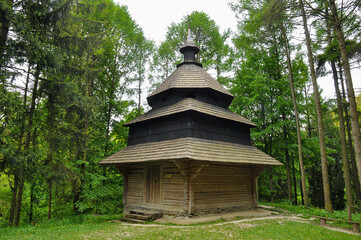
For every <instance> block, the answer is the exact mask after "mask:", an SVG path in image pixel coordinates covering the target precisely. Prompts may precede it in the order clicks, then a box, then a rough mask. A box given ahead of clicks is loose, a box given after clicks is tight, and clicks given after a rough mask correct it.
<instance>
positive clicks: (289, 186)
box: [282, 112, 292, 203]
mask: <svg viewBox="0 0 361 240" xmlns="http://www.w3.org/2000/svg"><path fill="white" fill-rule="evenodd" d="M282 120H283V122H285V121H286V116H285V114H284V113H283V112H282ZM283 139H284V142H285V144H286V143H287V142H288V138H287V130H286V125H283ZM285 157H286V172H287V196H288V200H289V201H290V203H292V187H291V172H290V153H289V152H288V147H287V146H285Z"/></svg>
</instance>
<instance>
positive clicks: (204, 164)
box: [191, 163, 209, 180]
mask: <svg viewBox="0 0 361 240" xmlns="http://www.w3.org/2000/svg"><path fill="white" fill-rule="evenodd" d="M208 166H209V163H203V164H201V165H200V166H199V167H198V168H197V169H196V171H195V173H194V174H192V176H191V178H192V180H194V179H195V178H196V177H197V176H198V174H199V173H200V172H201V171H202V170H203V168H206V167H208Z"/></svg>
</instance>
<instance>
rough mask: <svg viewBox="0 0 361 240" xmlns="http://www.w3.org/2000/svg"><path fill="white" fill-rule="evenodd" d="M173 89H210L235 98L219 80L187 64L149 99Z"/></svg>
mask: <svg viewBox="0 0 361 240" xmlns="http://www.w3.org/2000/svg"><path fill="white" fill-rule="evenodd" d="M171 88H180V89H187V88H210V89H212V90H215V91H217V92H220V93H223V94H225V95H227V96H230V97H233V96H232V94H231V93H230V92H228V91H227V90H226V89H225V88H224V87H223V86H222V85H221V84H219V83H218V81H217V80H215V79H214V78H213V77H212V76H211V75H210V74H209V73H207V72H206V71H205V70H204V69H203V68H202V67H200V66H198V65H196V64H185V65H182V66H180V67H179V68H177V70H176V71H175V72H173V73H172V74H171V75H170V76H169V77H168V78H167V79H165V81H164V82H163V83H162V84H161V85H160V86H159V87H158V88H157V89H156V90H155V91H154V92H153V93H151V94H150V95H149V96H148V98H152V97H153V96H155V95H157V94H159V93H161V92H164V91H166V90H168V89H171Z"/></svg>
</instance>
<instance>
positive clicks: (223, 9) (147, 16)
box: [115, 0, 361, 99]
mask: <svg viewBox="0 0 361 240" xmlns="http://www.w3.org/2000/svg"><path fill="white" fill-rule="evenodd" d="M115 2H117V3H118V4H119V5H126V6H128V11H129V13H130V15H131V16H132V18H133V19H134V20H135V21H136V23H137V24H138V25H139V26H140V27H141V28H142V29H143V32H144V34H145V36H146V37H147V38H148V39H151V40H153V41H155V42H156V43H157V44H159V43H160V42H161V41H163V40H165V34H166V32H167V27H168V26H170V24H171V23H172V22H175V23H178V22H180V21H181V19H182V17H183V16H186V15H187V14H190V13H192V12H193V11H203V12H205V13H207V14H208V15H209V16H210V18H211V19H213V20H214V21H215V22H216V24H217V25H218V26H219V27H220V30H221V32H223V31H224V30H226V29H228V28H230V29H231V30H232V31H236V29H237V20H236V16H235V14H234V13H233V12H232V11H231V9H230V8H229V6H228V2H230V0H228V1H227V0H176V1H172V0H152V1H146V0H115ZM306 60H307V59H306V58H305V61H306ZM356 67H357V69H354V70H353V71H352V80H353V84H354V89H355V93H356V94H358V93H360V92H361V66H360V65H358V66H356ZM211 74H212V73H211ZM318 84H319V85H320V86H321V88H322V89H323V93H322V96H323V97H327V98H332V99H334V98H335V90H334V85H333V81H332V76H331V74H329V75H328V76H326V77H322V78H319V79H318Z"/></svg>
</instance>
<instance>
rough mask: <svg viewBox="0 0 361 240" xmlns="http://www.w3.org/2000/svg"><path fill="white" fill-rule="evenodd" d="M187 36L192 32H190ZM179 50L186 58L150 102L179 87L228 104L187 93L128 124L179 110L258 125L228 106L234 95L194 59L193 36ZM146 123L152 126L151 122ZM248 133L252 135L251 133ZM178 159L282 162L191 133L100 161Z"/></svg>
mask: <svg viewBox="0 0 361 240" xmlns="http://www.w3.org/2000/svg"><path fill="white" fill-rule="evenodd" d="M188 36H190V34H189V35H188ZM180 51H181V52H182V53H183V54H184V62H182V63H181V64H179V65H178V66H177V70H176V71H175V72H173V73H172V74H171V75H170V76H169V77H168V78H167V79H166V80H165V81H164V82H163V83H162V84H161V85H160V86H159V87H158V88H157V89H156V90H155V91H154V92H153V93H152V94H150V95H149V96H148V98H147V99H148V102H149V103H150V105H154V103H157V102H160V101H161V99H162V96H167V95H168V96H171V95H172V94H174V91H178V92H177V93H178V94H179V92H180V93H182V92H187V91H194V92H196V95H197V94H201V93H200V90H202V91H205V92H206V95H207V94H208V95H207V96H219V97H220V98H221V101H223V103H226V104H219V106H217V105H215V104H213V103H212V102H211V101H210V100H207V97H206V98H204V97H201V95H197V96H194V98H190V97H187V96H186V94H184V97H183V98H179V97H178V98H177V99H176V100H174V98H173V100H172V101H176V102H175V103H174V102H172V101H170V100H166V101H168V102H167V104H163V105H162V104H155V106H156V107H155V108H153V109H152V110H150V111H148V112H147V113H145V114H143V115H141V116H139V117H138V118H136V119H134V120H132V121H130V122H129V123H127V124H125V126H129V127H130V128H131V129H132V128H136V129H141V130H142V126H145V125H144V124H145V123H146V122H148V121H151V120H154V119H157V120H159V121H160V122H161V123H164V124H167V120H164V122H162V119H166V117H167V116H173V115H176V114H178V113H190V112H196V113H198V114H203V115H205V116H209V117H212V118H216V119H221V120H222V121H225V125H227V124H228V123H230V122H233V123H236V124H239V125H237V126H242V129H243V128H246V129H248V130H247V131H249V128H251V127H254V126H255V125H254V124H253V123H252V122H251V121H249V120H248V119H246V118H244V117H242V116H240V115H238V114H236V113H233V112H231V111H229V110H228V109H227V107H228V105H229V103H230V102H231V101H232V99H233V95H232V94H231V93H230V92H228V91H227V90H226V89H225V88H224V87H223V86H222V85H221V84H219V83H218V81H217V80H215V79H214V78H213V77H212V76H211V75H210V74H208V73H207V72H206V71H205V70H204V69H203V68H202V65H201V64H200V63H198V62H196V61H195V54H196V53H198V52H199V49H198V47H197V46H196V45H195V44H194V43H193V41H192V39H191V38H190V37H188V39H187V42H186V44H185V45H184V46H183V47H182V48H181V49H180ZM202 94H203V93H202ZM198 97H199V99H198ZM166 99H167V98H166ZM207 101H208V102H207ZM222 106H225V107H222ZM190 116H191V115H190ZM147 126H148V127H149V124H148V125H147ZM222 126H223V125H222ZM165 127H166V126H165ZM224 128H227V126H224ZM131 129H130V130H131ZM142 131H143V130H142ZM147 131H148V132H146V131H145V130H144V134H145V135H147V134H150V133H151V131H149V130H147ZM237 131H238V130H237ZM247 131H246V132H247ZM242 134H244V133H242ZM247 136H248V138H249V135H247ZM177 159H178V160H179V159H187V160H199V161H210V162H229V163H239V164H256V165H282V164H281V163H280V162H278V161H277V160H275V159H274V158H272V157H271V156H269V155H267V154H265V153H263V152H261V151H260V150H258V149H256V148H254V147H252V146H249V145H242V144H238V143H233V142H230V141H228V142H224V141H216V140H211V139H205V138H198V137H189V136H187V137H185V136H183V137H180V138H176V139H168V140H164V139H158V140H156V141H154V142H146V143H140V142H138V143H136V144H133V145H131V146H127V147H125V148H123V149H122V150H121V151H119V152H118V153H116V154H113V155H111V156H109V157H108V158H106V159H105V160H103V161H102V162H101V163H100V164H105V165H107V164H124V163H133V162H146V161H159V160H177Z"/></svg>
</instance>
